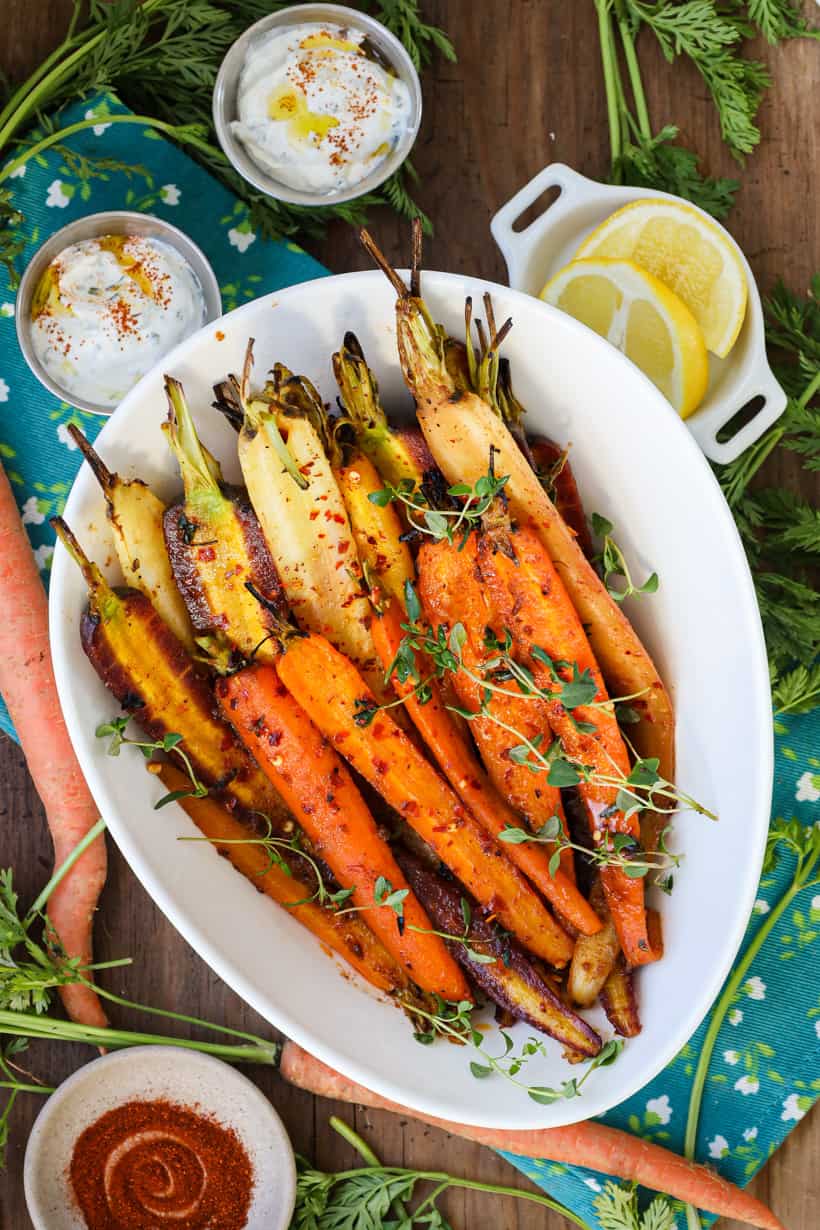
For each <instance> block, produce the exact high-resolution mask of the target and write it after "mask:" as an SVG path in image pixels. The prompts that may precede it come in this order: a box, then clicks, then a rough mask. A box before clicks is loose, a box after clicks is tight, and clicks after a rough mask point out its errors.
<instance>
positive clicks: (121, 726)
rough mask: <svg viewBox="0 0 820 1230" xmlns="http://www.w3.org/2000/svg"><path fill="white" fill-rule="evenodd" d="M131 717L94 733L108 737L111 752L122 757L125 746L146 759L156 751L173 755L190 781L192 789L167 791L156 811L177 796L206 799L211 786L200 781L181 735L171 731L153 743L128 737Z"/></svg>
mask: <svg viewBox="0 0 820 1230" xmlns="http://www.w3.org/2000/svg"><path fill="white" fill-rule="evenodd" d="M130 720H131V719H130V718H129V717H127V716H122V717H115V718H112V719H111V720H110V722H102V723H101V724H100V725H99V726H98V727H97V729H96V730H95V732H94V733H95V735H96V736H97V738H98V739H108V740H109V743H108V747H107V748H106V751H107V753H108V755H109V756H119V754H120V750H121V749H122V748H123V747H137V748H139V750H140V751H141V752H142V754H143V756H144V757H145V759H146V760H151V758H152V757H153V755H154V753H155V752H167V753H169V754H173V755H174V756H177V757H178V758H179V759H180V760H181V761H182V767H183V769H184V770H185V772H186V774H187V776H188V779H189V781H190V783H191V785H190V788H186V789H184V790H171V791H169V793H168V794H164V795H163V796H162V798H161V799H160V800H159V801H158V802H156V803H155V804H154V811H159V809H160V808H161V807H165V806H166V804H168V803H175V802H176V800H177V799H190V798H195V799H204V798H205V796H206V795H207V793H208V787H207V786H206V785H205V784H204V782H201V781H200V780H199V778H198V777H197V775H196V772H195V771H194V767H193V765H192V764H191V760H190V757H189V756H188V753H187V752H186V751H185V750H184V748H182V747H181V743H182V735H180V734H177V733H176V732H169V733H168V734H167V735H164V736H163V737H162V738H161V739H154V740H153V741H151V742H146V741H145V740H142V739H129V738H128V736H127V735H126V733H125V732H126V730H127V729H128V723H129V722H130Z"/></svg>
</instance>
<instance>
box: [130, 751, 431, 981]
mask: <svg viewBox="0 0 820 1230" xmlns="http://www.w3.org/2000/svg"><path fill="white" fill-rule="evenodd" d="M152 767H154V766H152ZM158 767H159V777H160V780H161V781H162V783H163V785H164V786H165V787H166V789H167V790H184V789H185V788H186V787H187V786H188V785H189V783H188V779H187V778H186V777H185V775H184V774H183V773H181V772H180V771H179V770H178V769H176V768H174V767H173V765H170V764H162V765H160V766H158ZM179 803H180V806H181V807H182V808H183V809H184V811H186V812H187V813H188V815H189V816H190V818H191V819H192V820H193V822H194V824H195V825H196V826H197V828H198V829H199V831H200V833H202V835H203V836H204V837H207V839H208V841H209V842H211V843H212V845H213V847H214V849H215V850H218V851H219V853H220V854H221V855H223V856H224V857H225V858H227V859H228V861H229V862H230V863H231V864H232V865H233V866H234V867H235V868H236V870H237V871H239V872H241V873H242V875H244V876H246V877H247V878H248V879H249V880H250V881H251V883H252V884H253V886H254V888H256V889H258V890H259V892H262V893H264V894H265V895H266V896H267V897H270V899H271V900H272V901H275V902H276V903H277V905H281V906H284V907H285V908H286V909H287V912H288V914H290V915H291V917H292V918H295V919H296V921H297V922H299V923H301V924H302V926H303V927H306V928H307V929H308V931H310V932H311V933H312V934H313V935H315V936H316V938H317V939H318V940H319V941H320V942H321V943H322V944H325V945H327V947H328V948H331V949H332V950H333V951H334V952H335V953H338V955H339V956H340V957H343V958H344V960H345V961H347V963H348V964H349V965H351V966H352V967H353V968H354V969H355V970H356V972H357V973H359V974H361V976H362V977H363V978H365V979H366V980H367V981H368V982H369V983H371V985H372V986H374V987H377V988H378V989H379V990H380V991H387V992H406V991H407V989H408V987H409V980H408V977H407V974H406V973H405V971H404V970H403V969H402V967H401V966H400V965H399V963H398V962H397V961H395V960H394V958H393V957H391V956H390V953H389V952H388V951H387V949H386V948H385V947H384V946H383V945H382V943H381V942H380V941H379V940H378V939H377V938H376V936H375V935H374V934H373V932H372V931H371V930H370V928H369V927H368V926H367V923H366V922H365V920H364V917H363V916H362V915H359V914H339V913H337V912H336V911H334V910H329V909H327V908H326V907H325V906H323V905H319V904H318V903H317V902H316V901H311V900H310V898H311V897H313V896H314V893H315V889H316V884H315V882H313V881H311V878H310V877H311V875H312V874H313V873H312V871H311V869H310V868H309V866H308V864H307V863H306V862H305V861H304V860H303V859H300V858H299V857H298V855H294V856H293V857H292V859H288V855H287V851H284V852H281V853H282V854H283V855H284V857H285V859H286V860H287V862H288V866H289V867H292V870H291V874H290V875H288V873H287V872H286V871H285V870H283V868H282V867H281V866H280V865H279V864H278V863H275V862H272V861H271V860H270V859H269V858H268V855H267V853H266V851H265V849H264V848H263V847H262V846H258V845H251V844H250V843H249V842H248V838H249V837H251V836H252V834H251V833H250V832H249V831H248V829H247V827H246V826H245V825H244V824H242V823H241V821H239V820H237V818H236V817H235V816H233V815H231V813H230V812H229V811H228V810H227V808H225V807H222V806H221V805H220V804H219V803H217V802H216V800H215V799H212V798H210V797H207V796H206V797H205V798H202V799H197V798H193V797H191V796H190V795H189V796H188V797H187V798H182V799H180V800H179Z"/></svg>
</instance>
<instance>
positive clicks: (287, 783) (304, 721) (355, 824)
mask: <svg viewBox="0 0 820 1230" xmlns="http://www.w3.org/2000/svg"><path fill="white" fill-rule="evenodd" d="M307 639H308V640H311V641H312V640H313V639H314V638H313V637H308V638H307ZM315 639H317V640H319V641H320V642H321V643H323V644H328V646H329V642H325V640H324V637H319V638H315ZM333 652H334V653H337V651H336V650H334V651H333ZM338 656H339V657H340V658H341V657H342V655H341V654H339V655H338ZM342 661H347V659H345V658H342ZM351 669H352V670H353V671H354V672H355V667H352V666H351ZM317 682H318V686H319V688H321V687H322V686H323V685H324V679H323V677H322V675H321V673H320V674H319V676H318V678H317ZM216 690H217V696H218V697H219V702H220V705H221V707H222V712H223V713H224V714H225V716H226V718H227V719H228V721H229V722H231V723H232V725H233V727H234V729H235V730H236V732H237V734H238V735H239V737H240V739H241V740H242V741H243V743H244V744H245V746H246V747H247V748H248V750H249V751H250V752H251V754H252V755H253V756H254V757H255V758H256V759H257V760H258V762H259V764H260V766H261V767H262V769H263V771H264V772H265V773H266V774H267V776H268V777H269V778H270V780H271V781H272V782H273V784H274V785H275V787H276V789H277V791H278V792H279V793H280V794H281V796H282V798H283V799H284V800H285V802H286V803H287V805H288V806H289V807H290V809H291V811H292V812H293V815H294V816H295V817H296V819H297V820H298V822H299V824H300V825H301V826H302V828H303V829H304V830H305V832H306V833H307V835H308V836H309V837H310V839H311V841H312V842H313V844H314V846H315V849H316V853H317V854H318V855H319V856H320V857H321V858H323V859H324V860H325V862H326V863H327V865H328V866H329V867H330V869H331V871H332V872H333V874H334V875H335V877H336V879H337V880H338V881H339V883H340V884H341V885H342V887H343V888H352V889H353V894H352V898H351V900H352V902H353V904H354V905H355V906H357V907H358V908H360V909H361V908H364V909H367V923H368V925H369V926H370V927H371V929H372V930H373V931H374V932H375V933H376V935H377V936H378V937H379V939H380V940H381V941H382V943H383V944H384V946H385V948H386V949H387V950H388V952H389V953H391V954H392V956H393V957H395V959H396V960H397V961H399V962H400V964H401V965H402V966H403V967H404V968H405V969H406V970H407V972H408V973H409V974H410V976H411V977H412V979H413V981H414V982H415V983H416V984H417V985H418V986H420V987H421V988H422V989H423V990H425V991H434V992H435V993H436V994H438V995H441V996H442V997H443V998H444V999H446V1000H456V1001H458V1000H462V999H471V998H472V996H471V995H470V992H469V990H468V987H467V984H466V982H465V981H464V976H463V974H462V973H461V971H460V970H459V968H458V966H457V964H456V963H455V961H454V960H453V958H452V957H451V956H450V954H449V952H448V951H447V948H446V946H445V944H444V941H443V940H442V939H440V938H439V936H437V935H432V934H430V932H431V931H433V930H434V928H433V927H432V924H431V923H430V920H429V919H428V917H427V915H426V914H425V912H424V910H423V909H422V908H421V906H420V905H419V903H418V901H417V900H416V897H415V895H414V894H413V893H412V892H411V891H410V886H409V885H408V883H407V880H406V878H405V876H404V873H403V872H402V870H401V868H400V867H399V865H398V863H397V862H396V860H395V859H394V858H393V855H392V853H391V851H390V848H389V846H388V845H387V842H386V841H385V840H384V839H383V838H382V836H381V835H380V833H379V830H378V828H377V826H376V822H375V820H374V819H373V817H372V815H371V814H370V812H369V810H368V808H367V805H366V804H365V802H364V799H363V798H362V796H361V795H360V793H359V791H358V789H357V788H356V785H355V783H354V781H353V778H352V777H351V776H350V773H349V772H348V770H347V768H346V766H345V765H344V763H343V762H342V760H341V759H340V757H339V756H338V755H337V754H336V752H335V751H334V750H333V748H332V747H331V746H330V744H329V743H328V742H327V740H326V739H325V738H323V737H322V734H320V732H319V730H317V728H316V727H315V726H314V724H313V722H312V721H311V720H310V718H309V717H308V716H307V714H306V713H305V712H304V711H303V709H301V708H300V707H299V705H298V704H297V703H296V701H295V700H294V699H293V697H292V696H291V695H289V693H288V691H287V690H286V689H285V688H284V687H283V686H282V683H281V682H280V680H279V677H278V675H277V673H276V670H275V669H274V668H273V667H271V666H264V665H256V666H250V667H247V668H246V669H245V670H242V671H239V672H238V673H237V674H235V675H230V676H228V677H227V678H224V679H220V680H219V681H218V683H217V689H216ZM382 878H383V880H385V881H387V882H388V883H389V886H390V887H389V890H388V891H389V892H393V891H401V890H403V889H407V893H408V895H407V897H406V898H405V899H404V901H403V913H404V922H403V924H402V923H401V920H400V919H399V918H398V917H397V915H396V914H395V913H394V912H393V910H392V909H390V907H388V906H378V905H376V904H375V903H376V891H377V883H378V881H379V880H380V879H382ZM417 928H418V929H417Z"/></svg>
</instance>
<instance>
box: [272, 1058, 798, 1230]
mask: <svg viewBox="0 0 820 1230" xmlns="http://www.w3.org/2000/svg"><path fill="white" fill-rule="evenodd" d="M279 1071H280V1073H281V1075H282V1076H283V1077H284V1079H285V1080H286V1081H288V1082H289V1083H290V1084H291V1085H295V1086H296V1087H297V1088H298V1089H304V1090H307V1091H308V1092H309V1093H313V1094H316V1095H317V1096H319V1097H323V1098H332V1099H334V1100H337V1101H341V1102H353V1103H356V1104H357V1105H359V1106H369V1107H371V1108H372V1109H374V1110H388V1111H392V1112H393V1114H397V1115H401V1116H402V1118H408V1117H410V1118H411V1119H417V1120H419V1121H420V1122H422V1123H428V1124H430V1125H431V1126H432V1127H438V1128H441V1129H442V1130H443V1131H445V1132H448V1133H451V1134H453V1135H456V1136H461V1137H464V1138H465V1139H466V1140H474V1141H476V1142H477V1143H478V1144H481V1145H487V1146H489V1147H490V1148H492V1149H500V1150H501V1151H502V1152H505V1153H516V1154H519V1155H521V1156H522V1157H534V1158H547V1159H549V1160H550V1161H555V1162H567V1163H569V1164H570V1165H574V1166H586V1167H587V1168H588V1169H589V1170H597V1171H599V1172H600V1173H602V1174H607V1175H616V1176H617V1177H618V1178H620V1179H626V1180H627V1181H628V1182H635V1183H640V1184H641V1185H642V1186H643V1187H648V1188H650V1189H651V1190H653V1191H657V1192H664V1193H666V1194H667V1195H669V1196H672V1197H674V1198H675V1199H677V1200H682V1201H683V1202H684V1203H686V1204H692V1205H694V1206H695V1208H700V1209H705V1210H706V1211H707V1212H709V1213H717V1214H718V1215H719V1216H725V1217H736V1218H737V1219H738V1220H739V1221H745V1222H748V1223H749V1225H751V1226H758V1227H759V1228H760V1230H786V1227H785V1226H784V1225H783V1223H782V1222H780V1221H778V1219H777V1218H776V1217H775V1215H774V1213H772V1212H771V1210H770V1209H768V1208H766V1206H765V1204H762V1203H761V1201H759V1200H757V1199H756V1198H755V1197H754V1196H752V1195H751V1194H750V1193H749V1192H745V1191H742V1190H741V1189H740V1188H739V1187H735V1185H734V1184H733V1183H730V1182H729V1180H728V1179H724V1178H722V1177H721V1175H719V1174H717V1173H716V1171H714V1170H712V1169H711V1168H709V1167H707V1166H699V1165H698V1164H697V1162H690V1161H687V1160H686V1159H685V1158H682V1157H679V1156H678V1155H677V1154H676V1153H672V1152H671V1151H670V1150H669V1149H664V1148H662V1147H661V1146H660V1145H655V1144H652V1143H650V1141H648V1140H641V1139H639V1138H637V1137H635V1136H630V1134H629V1133H628V1132H622V1131H620V1130H619V1129H618V1128H612V1127H607V1126H606V1125H605V1124H603V1123H596V1122H595V1121H594V1120H587V1121H585V1122H581V1123H573V1124H571V1125H570V1126H569V1127H558V1128H540V1129H535V1130H530V1131H526V1130H521V1131H515V1130H503V1129H499V1128H481V1127H470V1126H467V1125H465V1124H462V1123H451V1122H450V1121H449V1120H447V1119H436V1118H435V1117H434V1116H432V1115H422V1114H419V1113H418V1112H417V1111H414V1110H410V1109H408V1107H406V1106H401V1105H399V1104H398V1103H397V1102H390V1101H389V1100H388V1099H387V1098H383V1097H381V1096H380V1095H379V1094H376V1093H371V1091H370V1090H369V1089H365V1087H364V1086H363V1085H357V1084H356V1083H355V1082H354V1081H351V1080H348V1079H347V1077H345V1076H342V1075H341V1073H339V1072H335V1071H334V1070H333V1068H330V1067H328V1066H327V1064H324V1063H322V1062H321V1061H320V1060H318V1059H314V1058H313V1056H312V1055H309V1054H308V1053H307V1051H304V1050H302V1048H301V1047H300V1046H297V1045H296V1043H295V1042H286V1043H285V1045H284V1047H283V1050H282V1057H281V1060H280V1062H279Z"/></svg>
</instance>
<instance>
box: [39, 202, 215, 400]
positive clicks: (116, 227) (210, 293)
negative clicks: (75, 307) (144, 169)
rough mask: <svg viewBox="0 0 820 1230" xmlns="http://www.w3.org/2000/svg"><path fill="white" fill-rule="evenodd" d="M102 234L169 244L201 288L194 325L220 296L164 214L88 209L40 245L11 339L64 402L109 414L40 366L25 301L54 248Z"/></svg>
mask: <svg viewBox="0 0 820 1230" xmlns="http://www.w3.org/2000/svg"><path fill="white" fill-rule="evenodd" d="M102 235H141V236H145V237H150V238H155V239H164V240H165V241H166V242H167V243H169V244H170V245H171V246H172V247H173V248H175V249H176V250H177V252H178V253H179V254H180V256H182V257H184V259H185V260H186V261H187V262H188V264H189V265H190V266H191V268H192V269H193V271H194V273H195V275H196V277H197V278H198V280H199V283H200V286H201V287H202V294H203V297H204V300H205V317H204V319H203V320H202V321H201V322H200V324H198V325H197V326H196V327H197V329H200V328H202V327H203V326H204V325H207V324H210V323H211V322H212V321H214V320H218V319H219V317H220V316H221V315H222V296H221V294H220V291H219V283H218V282H217V280H216V274H215V273H214V271H213V268H212V267H211V263H210V261H209V260H208V258H207V256H206V255H205V253H204V252H203V251H202V249H201V248H200V247H199V246H198V245H197V244H195V243H194V241H193V239H191V238H190V237H189V236H188V235H186V234H185V232H184V231H181V230H180V229H179V227H177V226H174V224H173V223H172V222H166V221H165V219H164V218H157V217H156V215H154V214H142V213H136V212H131V211H130V210H126V209H110V210H104V211H103V212H102V213H98V214H88V215H87V216H86V217H84V218H76V219H75V220H74V221H73V222H69V223H68V224H67V225H66V226H64V227H61V229H60V230H59V231H55V232H54V234H53V235H50V236H49V238H48V239H46V240H45V242H44V243H42V244H41V245H40V247H39V248H38V249H37V251H36V252H35V253H34V255H33V256H32V258H31V260H30V261H29V263H28V264H27V265H26V268H25V271H24V273H23V276H22V278H21V279H20V285H19V287H18V290H17V299H16V307H15V325H16V328H17V341H18V343H19V346H20V349H21V350H22V352H23V358H24V359H25V360H26V363H27V364H28V366H29V368H30V370H31V371H32V372H33V374H34V375H35V376H36V377H37V379H38V380H39V381H40V384H42V385H43V387H44V388H46V389H48V391H49V393H52V394H53V395H54V396H55V397H57V398H59V400H60V401H63V402H67V403H68V405H70V406H74V407H75V408H76V409H77V410H83V411H85V412H86V413H87V414H96V415H100V416H101V417H104V418H108V417H109V415H111V414H113V413H114V410H115V409H116V406H105V405H101V404H100V403H99V402H92V401H84V400H83V399H82V398H80V397H77V396H75V395H74V394H71V393H69V391H68V390H67V389H64V388H63V387H62V385H60V384H58V383H57V381H56V380H53V379H52V378H51V376H50V375H49V374H48V372H47V371H46V370H45V368H44V367H43V366H42V364H41V363H40V361H39V359H38V358H37V356H36V354H35V353H34V347H33V344H32V340H31V300H32V297H33V295H34V291H35V289H36V288H37V286H38V285H39V283H40V279H41V278H42V276H43V274H44V272H45V270H46V269H47V267H48V266H49V265H50V264H51V262H52V261H53V260H54V258H55V257H56V256H59V254H60V252H62V251H64V249H65V248H67V247H70V245H71V244H73V243H80V242H81V241H82V240H83V239H97V238H99V237H100V236H102Z"/></svg>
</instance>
